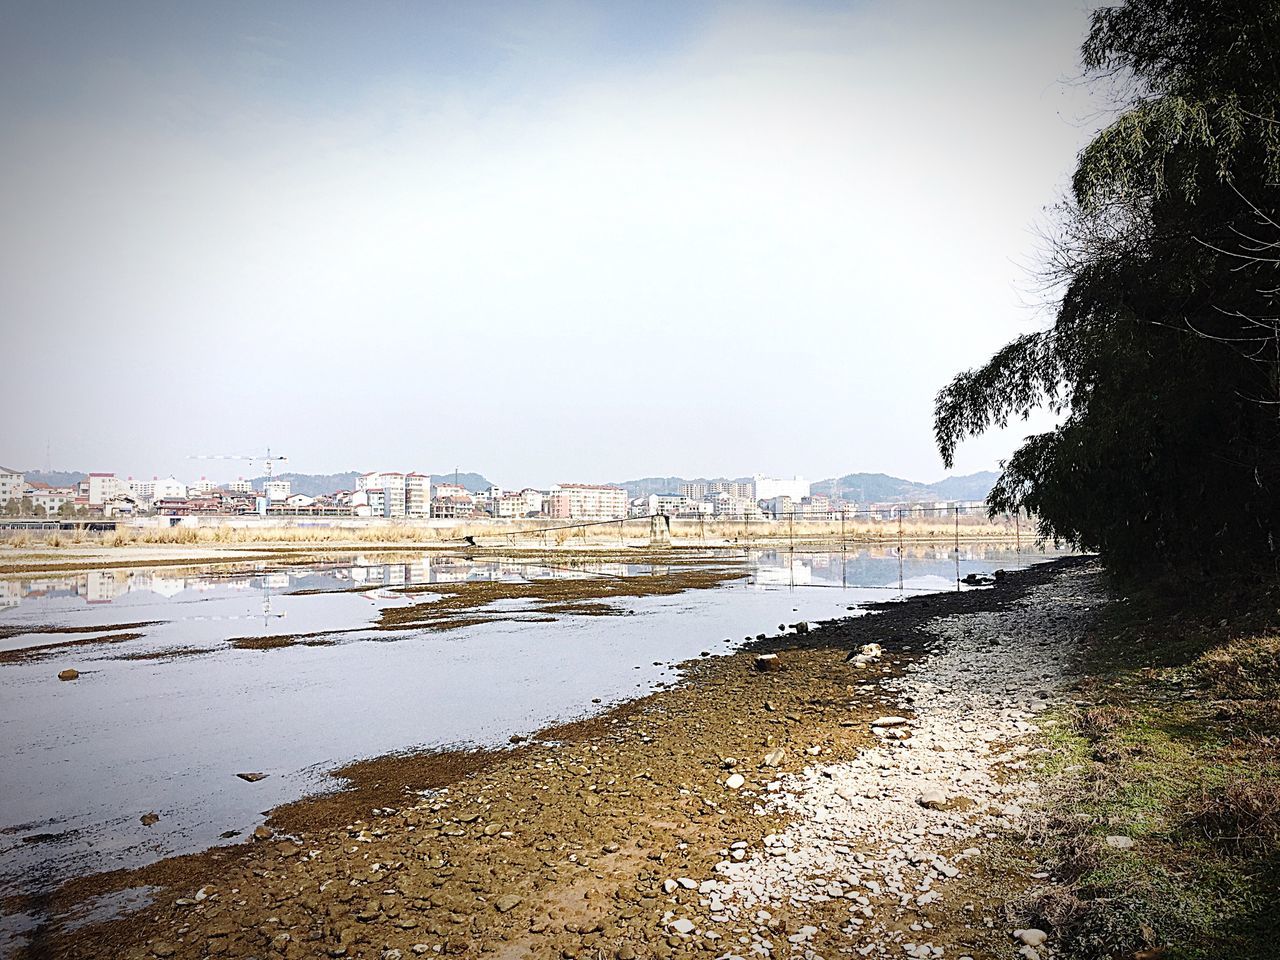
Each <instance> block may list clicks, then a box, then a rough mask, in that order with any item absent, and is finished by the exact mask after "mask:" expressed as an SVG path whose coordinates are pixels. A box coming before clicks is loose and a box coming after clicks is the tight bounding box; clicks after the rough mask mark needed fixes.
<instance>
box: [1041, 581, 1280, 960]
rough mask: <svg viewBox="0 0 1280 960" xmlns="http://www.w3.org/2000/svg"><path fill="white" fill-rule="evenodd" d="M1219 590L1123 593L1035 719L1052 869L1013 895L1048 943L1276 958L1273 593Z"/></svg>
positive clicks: (1277, 768) (1279, 662)
mask: <svg viewBox="0 0 1280 960" xmlns="http://www.w3.org/2000/svg"><path fill="white" fill-rule="evenodd" d="M1221 603H1222V597H1220V596H1215V597H1212V598H1210V600H1209V601H1208V602H1205V603H1201V604H1199V605H1198V606H1196V607H1194V608H1193V609H1192V611H1191V612H1188V610H1187V608H1186V605H1185V604H1183V605H1181V606H1179V605H1176V604H1172V603H1170V602H1168V601H1166V600H1160V599H1149V600H1128V601H1122V602H1119V603H1117V604H1115V605H1114V607H1113V609H1112V611H1111V612H1110V614H1109V615H1108V616H1106V617H1104V618H1103V619H1102V620H1100V622H1099V623H1098V624H1097V625H1096V626H1095V627H1094V629H1093V631H1092V633H1091V635H1090V636H1089V637H1087V638H1086V651H1087V653H1086V657H1085V662H1084V667H1085V672H1086V676H1087V679H1086V680H1085V681H1084V682H1083V684H1082V687H1081V692H1082V695H1083V696H1082V698H1081V703H1080V704H1079V705H1078V706H1077V707H1075V708H1073V709H1071V710H1067V711H1062V712H1061V713H1060V714H1059V716H1057V717H1056V719H1057V721H1058V722H1057V723H1056V724H1054V725H1052V726H1050V727H1048V728H1046V730H1045V740H1046V746H1048V747H1049V748H1050V750H1051V752H1050V753H1049V754H1048V755H1047V756H1046V759H1045V761H1044V763H1043V765H1042V766H1043V771H1042V772H1043V774H1044V775H1045V777H1046V780H1047V781H1048V782H1051V783H1053V784H1055V790H1054V794H1053V795H1052V797H1051V801H1050V803H1049V805H1048V808H1047V813H1046V820H1045V823H1044V825H1043V836H1042V837H1041V840H1042V841H1043V842H1044V844H1045V847H1046V849H1047V850H1048V851H1049V852H1050V857H1051V860H1052V861H1053V863H1054V867H1055V871H1054V872H1055V874H1056V875H1057V876H1058V877H1059V878H1060V881H1061V882H1060V883H1058V884H1055V885H1054V886H1052V887H1049V888H1047V889H1044V890H1041V891H1039V892H1038V894H1037V895H1036V897H1035V899H1034V900H1033V901H1031V902H1029V903H1026V904H1024V905H1023V908H1024V912H1025V913H1026V914H1027V915H1028V916H1029V918H1030V919H1031V920H1032V921H1034V922H1037V923H1043V924H1047V925H1049V926H1051V927H1052V928H1053V929H1054V937H1055V942H1056V943H1057V944H1058V947H1059V955H1061V956H1064V957H1072V958H1079V960H1099V958H1120V957H1125V958H1129V957H1142V956H1146V957H1157V956H1158V957H1162V958H1168V960H1210V958H1220V957H1232V958H1241V960H1255V958H1256V960H1263V958H1275V957H1277V956H1280V913H1278V912H1277V910H1276V902H1277V899H1278V897H1277V891H1280V736H1277V734H1278V733H1280V726H1277V723H1276V721H1277V718H1278V717H1280V710H1277V699H1278V698H1280V659H1278V658H1280V632H1278V631H1277V630H1276V624H1275V623H1274V622H1273V621H1274V619H1275V617H1276V606H1275V603H1274V598H1273V597H1272V596H1271V595H1270V594H1269V593H1267V592H1265V591H1263V592H1261V593H1260V594H1257V595H1254V596H1253V598H1252V601H1251V603H1250V604H1248V605H1247V606H1237V608H1236V610H1237V612H1236V613H1234V614H1228V615H1221V614H1222V613H1223V611H1222V609H1221ZM1239 603H1240V599H1239V596H1238V595H1234V596H1233V597H1232V599H1231V600H1230V602H1229V603H1227V605H1228V606H1229V605H1231V604H1239ZM1117 838H1120V839H1117ZM1130 841H1131V845H1130Z"/></svg>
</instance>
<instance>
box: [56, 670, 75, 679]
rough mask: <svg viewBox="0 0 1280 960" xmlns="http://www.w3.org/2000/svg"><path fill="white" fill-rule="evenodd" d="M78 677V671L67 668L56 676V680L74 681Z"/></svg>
mask: <svg viewBox="0 0 1280 960" xmlns="http://www.w3.org/2000/svg"><path fill="white" fill-rule="evenodd" d="M78 676H80V671H79V670H72V669H71V668H70V667H68V668H67V669H66V670H63V671H61V672H60V673H59V674H58V679H59V680H74V679H76V677H78Z"/></svg>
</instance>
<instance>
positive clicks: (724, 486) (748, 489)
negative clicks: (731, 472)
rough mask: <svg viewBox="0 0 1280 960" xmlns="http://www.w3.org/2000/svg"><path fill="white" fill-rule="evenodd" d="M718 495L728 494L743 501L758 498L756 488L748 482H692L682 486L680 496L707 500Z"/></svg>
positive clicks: (721, 480) (722, 480)
mask: <svg viewBox="0 0 1280 960" xmlns="http://www.w3.org/2000/svg"><path fill="white" fill-rule="evenodd" d="M716 493H727V494H728V495H729V496H731V497H739V498H741V499H743V500H754V499H755V498H756V486H755V484H754V483H751V482H750V481H746V480H725V479H723V478H722V479H720V480H692V481H690V482H689V483H682V484H680V495H681V496H683V497H688V498H689V499H690V500H705V499H707V497H709V496H711V495H712V494H716Z"/></svg>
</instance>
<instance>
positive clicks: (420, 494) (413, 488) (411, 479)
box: [404, 473, 431, 517]
mask: <svg viewBox="0 0 1280 960" xmlns="http://www.w3.org/2000/svg"><path fill="white" fill-rule="evenodd" d="M404 512H405V515H406V516H409V517H429V516H431V477H430V476H428V475H427V474H425V473H406V474H405V475H404Z"/></svg>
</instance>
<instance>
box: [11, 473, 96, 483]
mask: <svg viewBox="0 0 1280 960" xmlns="http://www.w3.org/2000/svg"><path fill="white" fill-rule="evenodd" d="M23 476H25V477H26V478H27V483H47V484H48V485H49V486H51V487H74V486H75V485H76V484H77V483H79V482H80V481H81V480H83V479H84V478H85V477H87V476H89V475H88V474H87V473H80V472H78V471H76V470H28V471H27V472H26V473H25V474H23Z"/></svg>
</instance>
